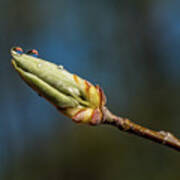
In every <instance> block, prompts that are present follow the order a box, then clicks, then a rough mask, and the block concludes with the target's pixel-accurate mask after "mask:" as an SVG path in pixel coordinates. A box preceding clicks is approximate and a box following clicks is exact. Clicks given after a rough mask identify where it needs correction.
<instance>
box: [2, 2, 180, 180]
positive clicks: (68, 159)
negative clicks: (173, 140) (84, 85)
mask: <svg viewBox="0 0 180 180" xmlns="http://www.w3.org/2000/svg"><path fill="white" fill-rule="evenodd" d="M179 9H180V2H179V1H178V0H171V1H168V0H164V1H160V0H153V1H125V0H124V1H123V0H100V1H95V0H91V1H90V0H89V1H82V0H71V1H70V0H66V1H65V0H59V1H58V0H52V1H47V0H31V1H25V0H0V82H1V83H0V87H1V88H0V177H1V179H3V180H24V179H26V180H28V179H29V180H32V179H33V180H41V179H43V180H45V179H48V180H49V179H52V180H56V179H58V180H59V179H66V180H67V179H98V180H100V179H102V180H108V179H126V180H130V179H134V180H135V179H137V180H144V179H146V180H153V179H158V180H161V179H163V180H170V179H172V180H177V179H179V178H180V172H179V162H180V156H179V155H180V154H179V153H178V152H175V151H173V150H171V149H168V148H166V147H163V146H161V145H158V144H155V143H152V142H149V141H147V140H144V139H141V138H138V137H135V136H132V135H128V134H126V133H123V132H119V131H118V130H116V129H115V128H111V127H106V126H101V127H89V126H86V125H77V124H74V123H72V122H71V120H70V119H68V118H66V117H64V116H63V115H61V114H59V113H58V112H57V111H56V109H55V108H54V107H52V106H51V105H50V104H49V103H48V102H46V101H45V100H44V99H42V98H40V97H39V96H37V94H36V93H35V92H33V90H31V89H30V88H29V87H28V86H27V85H26V84H25V83H24V82H23V81H22V80H21V79H20V78H19V76H18V74H17V73H16V72H15V70H14V69H13V68H12V66H11V56H10V48H11V47H13V46H17V45H18V46H21V47H22V48H23V49H24V50H29V49H31V48H35V49H37V50H38V51H39V54H40V57H42V58H44V59H47V60H50V61H53V62H55V63H57V64H61V65H63V66H64V67H65V68H66V69H68V70H69V71H71V72H73V73H77V74H78V75H80V76H82V77H84V78H86V79H88V80H89V81H91V82H93V83H95V84H96V83H97V84H100V86H101V87H103V89H104V91H105V93H106V95H107V99H108V103H107V104H108V107H109V108H110V109H111V110H112V111H113V112H114V113H116V114H118V115H121V116H125V117H129V118H130V119H133V120H134V121H136V122H138V123H139V124H142V125H144V126H147V127H150V128H153V129H157V130H160V129H164V130H169V131H171V132H173V133H174V134H176V135H177V136H179V137H180V110H179V109H180V11H179Z"/></svg>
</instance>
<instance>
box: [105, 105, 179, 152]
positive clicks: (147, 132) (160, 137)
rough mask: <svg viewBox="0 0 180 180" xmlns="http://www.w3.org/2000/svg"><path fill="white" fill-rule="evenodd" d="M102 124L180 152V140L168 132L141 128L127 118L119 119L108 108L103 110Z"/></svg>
mask: <svg viewBox="0 0 180 180" xmlns="http://www.w3.org/2000/svg"><path fill="white" fill-rule="evenodd" d="M103 115H104V118H103V121H102V124H110V125H112V126H115V127H117V128H118V129H119V130H122V131H126V132H128V133H131V134H135V135H137V136H140V137H143V138H146V139H149V140H151V141H153V142H156V143H159V144H163V145H165V146H168V147H170V148H173V149H175V150H177V151H180V139H178V138H176V137H175V136H174V135H173V134H171V133H170V132H166V131H154V130H151V129H148V128H145V127H143V126H140V125H138V124H136V123H134V122H132V121H130V120H129V119H127V118H122V117H118V116H116V115H114V114H112V113H111V112H110V111H109V110H108V109H107V108H106V107H104V108H103Z"/></svg>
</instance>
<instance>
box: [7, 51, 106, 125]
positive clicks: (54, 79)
mask: <svg viewBox="0 0 180 180" xmlns="http://www.w3.org/2000/svg"><path fill="white" fill-rule="evenodd" d="M16 49H17V48H12V49H11V55H12V57H13V59H12V64H13V67H14V68H15V70H16V71H17V72H18V73H19V75H20V76H21V77H22V79H23V80H24V81H25V82H26V83H27V84H28V85H29V86H30V87H32V88H33V89H34V90H35V91H36V92H37V93H38V94H40V95H41V96H43V97H44V98H46V99H47V100H48V101H49V102H50V103H52V104H53V105H55V106H56V107H57V108H58V110H60V111H61V112H63V113H64V114H65V115H67V116H69V117H71V118H72V119H73V120H75V121H76V122H84V123H91V124H97V121H100V120H101V119H102V111H101V107H102V106H103V105H104V104H105V96H104V93H103V91H102V90H101V89H100V88H99V87H98V86H94V85H92V84H91V83H89V82H88V81H86V80H84V79H82V78H80V77H79V76H77V75H75V74H71V73H69V72H68V71H66V70H65V69H64V68H63V67H62V66H58V65H56V64H54V63H51V62H48V61H46V60H43V59H40V58H36V57H33V56H30V55H27V54H24V53H18V52H17V51H16Z"/></svg>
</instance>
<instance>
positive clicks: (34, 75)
mask: <svg viewBox="0 0 180 180" xmlns="http://www.w3.org/2000/svg"><path fill="white" fill-rule="evenodd" d="M37 54H38V53H37V51H36V50H31V51H28V52H27V53H26V54H25V53H23V50H22V49H21V48H20V47H15V48H12V49H11V55H12V57H13V58H12V64H13V67H14V68H15V70H16V71H17V72H18V73H19V75H20V76H21V78H22V79H23V80H24V81H25V82H26V83H27V84H28V85H29V86H30V87H31V88H33V89H34V90H35V91H36V92H37V93H38V94H39V95H40V96H42V97H44V98H45V99H46V100H48V101H49V102H50V103H51V104H53V105H54V106H55V107H56V108H57V109H58V110H59V111H60V112H62V113H63V114H64V115H66V116H68V117H70V118H71V119H73V121H74V122H76V123H84V124H91V125H98V124H110V125H113V126H115V127H117V128H119V129H120V130H123V131H126V132H129V133H132V134H135V135H138V136H141V137H144V138H146V139H150V140H152V141H154V142H157V143H160V144H163V145H166V146H168V147H171V148H173V149H175V150H177V151H180V140H179V139H178V138H176V137H175V136H174V135H172V134H171V133H169V132H165V131H153V130H150V129H148V128H145V127H142V126H140V125H137V124H135V123H133V122H131V121H130V120H128V119H127V118H122V117H117V116H115V115H113V114H112V113H111V112H110V111H109V110H108V109H107V108H106V107H105V104H106V97H105V94H104V92H103V90H102V89H101V88H100V87H99V86H97V85H96V86H94V85H93V84H91V83H90V82H88V81H87V80H85V79H82V78H80V77H79V76H77V75H75V74H72V73H70V72H68V71H67V70H65V69H64V68H63V67H62V66H58V65H56V64H53V63H51V62H48V61H46V60H43V59H40V58H37Z"/></svg>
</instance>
